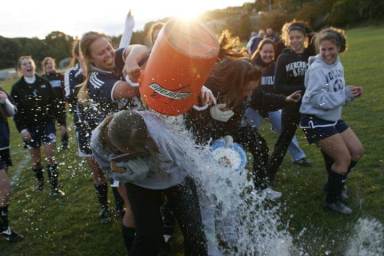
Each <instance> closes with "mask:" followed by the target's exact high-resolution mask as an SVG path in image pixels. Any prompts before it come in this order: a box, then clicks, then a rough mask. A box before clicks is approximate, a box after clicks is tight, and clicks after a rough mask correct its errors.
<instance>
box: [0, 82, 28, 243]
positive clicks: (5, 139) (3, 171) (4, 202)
mask: <svg viewBox="0 0 384 256" xmlns="http://www.w3.org/2000/svg"><path fill="white" fill-rule="evenodd" d="M15 113H16V108H15V106H14V105H13V104H12V103H11V101H10V100H9V97H8V95H7V93H6V92H5V91H3V89H2V88H0V237H1V238H4V239H5V240H8V241H9V242H17V241H20V240H22V239H23V236H22V235H20V234H18V233H16V232H15V231H14V230H13V229H11V227H10V225H9V218H8V206H9V199H10V195H11V182H10V180H9V178H8V175H7V170H8V166H11V165H12V161H11V156H10V154H9V126H8V120H7V118H8V117H9V116H13V115H14V114H15Z"/></svg>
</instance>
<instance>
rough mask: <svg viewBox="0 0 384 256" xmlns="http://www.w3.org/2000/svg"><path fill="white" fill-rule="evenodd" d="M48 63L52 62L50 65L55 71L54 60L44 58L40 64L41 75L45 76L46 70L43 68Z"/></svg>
mask: <svg viewBox="0 0 384 256" xmlns="http://www.w3.org/2000/svg"><path fill="white" fill-rule="evenodd" d="M48 61H52V63H53V67H54V69H56V61H55V59H54V58H52V57H45V58H44V59H43V61H42V62H41V71H42V74H46V72H47V71H46V70H45V66H46V65H47V62H48Z"/></svg>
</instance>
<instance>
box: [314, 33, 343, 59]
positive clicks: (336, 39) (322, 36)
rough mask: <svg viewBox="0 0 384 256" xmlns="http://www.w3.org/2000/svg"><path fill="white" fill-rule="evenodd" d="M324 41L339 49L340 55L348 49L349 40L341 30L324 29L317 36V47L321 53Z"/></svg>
mask: <svg viewBox="0 0 384 256" xmlns="http://www.w3.org/2000/svg"><path fill="white" fill-rule="evenodd" d="M322 41H331V42H333V43H334V44H335V45H336V46H337V47H338V48H339V53H342V52H344V51H345V50H346V49H347V39H346V35H345V31H344V30H342V29H339V28H334V27H329V28H324V29H322V30H321V31H320V32H319V33H317V34H316V36H315V46H316V49H317V51H319V47H320V44H321V42H322Z"/></svg>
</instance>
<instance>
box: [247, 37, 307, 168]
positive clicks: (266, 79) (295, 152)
mask: <svg viewBox="0 0 384 256" xmlns="http://www.w3.org/2000/svg"><path fill="white" fill-rule="evenodd" d="M274 60H275V46H274V41H272V40H271V39H269V38H266V39H263V40H262V41H261V42H260V44H259V47H258V48H257V50H256V51H255V53H254V54H253V56H252V58H251V61H252V63H253V64H254V65H256V66H257V67H260V68H261V78H260V86H261V90H264V91H266V92H272V93H274V91H275V90H274V89H273V84H274V80H275V61H274ZM246 116H247V119H248V120H249V122H250V123H251V125H254V126H256V127H257V128H258V127H260V125H261V123H262V121H263V117H268V119H269V121H270V122H271V124H272V130H273V131H275V132H277V133H280V132H281V110H277V111H272V112H262V111H257V110H254V109H252V108H248V109H247V110H246ZM288 152H289V154H290V155H291V157H292V159H293V163H294V164H298V165H302V166H306V164H307V163H308V162H307V161H306V155H305V153H304V151H303V150H302V149H301V148H300V146H299V142H298V141H297V138H296V136H294V137H293V139H292V141H291V143H290V144H289V147H288Z"/></svg>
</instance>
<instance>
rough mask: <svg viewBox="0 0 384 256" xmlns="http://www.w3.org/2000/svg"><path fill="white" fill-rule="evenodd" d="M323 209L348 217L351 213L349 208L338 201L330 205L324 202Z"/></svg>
mask: <svg viewBox="0 0 384 256" xmlns="http://www.w3.org/2000/svg"><path fill="white" fill-rule="evenodd" d="M325 207H326V208H328V209H329V210H332V211H335V212H338V213H341V214H345V215H349V214H351V213H352V209H351V208H349V207H348V206H347V205H346V204H344V203H343V202H342V201H340V200H338V201H336V202H332V203H328V202H326V203H325Z"/></svg>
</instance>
